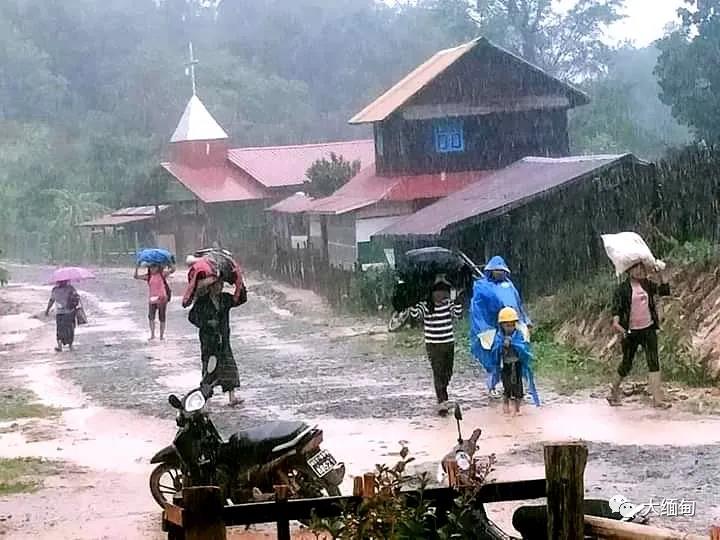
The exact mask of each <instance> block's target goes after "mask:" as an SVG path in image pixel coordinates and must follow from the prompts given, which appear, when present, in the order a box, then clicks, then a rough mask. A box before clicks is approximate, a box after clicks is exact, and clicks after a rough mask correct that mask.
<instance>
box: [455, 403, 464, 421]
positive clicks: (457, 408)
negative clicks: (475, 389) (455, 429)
mask: <svg viewBox="0 0 720 540" xmlns="http://www.w3.org/2000/svg"><path fill="white" fill-rule="evenodd" d="M462 419H463V416H462V409H460V405H458V404H457V403H456V404H455V420H457V421H458V422H459V421H460V420H462Z"/></svg>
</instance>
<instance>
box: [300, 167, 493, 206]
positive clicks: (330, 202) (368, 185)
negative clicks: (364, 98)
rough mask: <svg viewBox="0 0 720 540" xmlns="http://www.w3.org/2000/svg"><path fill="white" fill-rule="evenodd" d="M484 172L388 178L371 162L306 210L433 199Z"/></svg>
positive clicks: (472, 180) (458, 187)
mask: <svg viewBox="0 0 720 540" xmlns="http://www.w3.org/2000/svg"><path fill="white" fill-rule="evenodd" d="M485 174H487V173H486V172H484V171H470V172H456V173H435V174H420V175H404V176H391V177H390V176H380V175H377V174H376V173H375V165H374V164H373V165H372V166H371V167H366V168H365V169H363V170H361V171H360V172H359V173H358V174H357V175H356V176H355V177H353V178H351V179H350V181H349V182H348V183H347V184H345V185H344V186H343V187H341V188H340V189H339V190H337V191H336V192H335V193H333V194H332V195H330V196H329V197H325V198H324V199H318V200H317V201H315V203H313V205H312V207H311V208H310V210H309V211H310V212H311V213H313V214H335V215H338V214H345V213H347V212H352V211H354V210H359V209H360V208H365V207H366V206H370V205H372V204H375V203H377V202H380V201H414V200H421V199H437V198H440V197H445V196H447V195H448V194H450V193H454V192H455V191H457V190H458V189H462V188H464V187H466V186H467V185H469V184H471V183H472V182H475V181H476V180H478V179H479V178H481V177H482V176H483V175H485Z"/></svg>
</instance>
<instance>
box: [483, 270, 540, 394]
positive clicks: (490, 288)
mask: <svg viewBox="0 0 720 540" xmlns="http://www.w3.org/2000/svg"><path fill="white" fill-rule="evenodd" d="M504 307H511V308H513V309H514V310H515V311H516V312H517V313H518V316H519V319H520V321H519V326H520V328H521V330H523V332H524V333H525V334H526V336H525V337H526V339H529V333H528V330H529V329H530V328H531V327H532V321H531V320H530V317H529V316H528V315H527V312H526V311H525V306H524V305H523V301H522V298H521V297H520V293H519V292H518V290H517V288H516V287H515V284H514V283H513V282H512V281H511V280H510V269H509V268H508V266H507V264H506V263H505V260H504V259H503V258H502V257H500V256H495V257H493V258H492V259H490V260H489V261H488V263H487V264H486V265H485V269H484V272H483V276H482V277H481V278H480V279H478V280H476V281H475V284H474V285H473V297H472V302H471V304H470V351H471V352H472V354H473V356H474V357H475V358H477V359H478V361H480V363H481V364H482V365H483V366H487V365H490V364H492V360H491V349H492V345H493V342H494V340H495V336H496V334H497V333H498V331H499V328H498V322H497V321H498V314H499V313H500V310H501V309H502V308H504ZM486 369H487V367H486ZM496 384H497V381H496V382H495V383H493V382H492V377H491V376H490V375H489V376H488V390H490V392H491V393H494V391H495V385H496Z"/></svg>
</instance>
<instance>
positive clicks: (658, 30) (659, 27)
mask: <svg viewBox="0 0 720 540" xmlns="http://www.w3.org/2000/svg"><path fill="white" fill-rule="evenodd" d="M575 2H576V0H558V4H559V5H560V6H562V7H569V6H572V5H574V4H575ZM683 4H684V2H683V0H625V14H626V15H627V17H626V18H625V19H624V20H623V21H621V22H619V23H617V24H615V25H613V26H612V28H610V29H609V32H608V38H609V40H611V41H612V42H617V41H624V40H631V41H634V42H635V44H636V45H638V46H644V45H648V44H650V43H652V42H653V41H655V40H656V39H658V38H660V37H662V36H663V34H664V29H665V26H666V25H667V24H668V23H672V22H674V21H676V20H677V9H678V8H679V7H681V6H682V5H683Z"/></svg>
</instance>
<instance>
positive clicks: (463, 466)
mask: <svg viewBox="0 0 720 540" xmlns="http://www.w3.org/2000/svg"><path fill="white" fill-rule="evenodd" d="M455 463H457V466H458V469H460V470H461V471H463V472H467V471H469V470H470V456H468V455H467V454H466V453H465V452H458V453H457V454H455Z"/></svg>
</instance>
